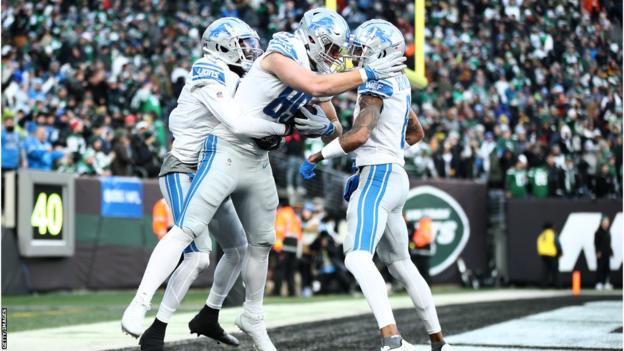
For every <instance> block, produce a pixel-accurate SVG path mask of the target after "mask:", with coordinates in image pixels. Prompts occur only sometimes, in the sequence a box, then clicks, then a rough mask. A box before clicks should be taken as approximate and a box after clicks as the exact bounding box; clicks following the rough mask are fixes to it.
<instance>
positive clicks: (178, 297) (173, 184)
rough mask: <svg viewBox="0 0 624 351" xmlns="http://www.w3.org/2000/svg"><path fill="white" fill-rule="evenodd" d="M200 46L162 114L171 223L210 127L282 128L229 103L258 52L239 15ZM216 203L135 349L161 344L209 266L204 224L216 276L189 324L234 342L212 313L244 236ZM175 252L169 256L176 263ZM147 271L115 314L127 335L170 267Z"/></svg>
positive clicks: (254, 132) (212, 29)
mask: <svg viewBox="0 0 624 351" xmlns="http://www.w3.org/2000/svg"><path fill="white" fill-rule="evenodd" d="M201 45H202V51H203V53H204V56H203V57H202V58H200V59H199V60H197V61H196V62H195V63H194V64H193V66H192V68H191V72H190V73H189V75H188V77H187V80H186V84H185V86H184V88H183V89H182V92H181V93H180V96H179V98H178V105H177V107H176V108H175V109H174V110H173V111H172V112H171V115H170V117H169V129H170V131H171V133H172V135H173V144H172V148H171V151H170V152H169V153H168V154H167V156H166V157H165V160H164V162H163V165H162V168H161V172H160V178H159V183H160V188H161V191H162V193H163V196H164V198H165V200H166V201H167V204H168V205H169V207H170V209H171V211H172V213H173V217H174V220H179V218H180V215H181V212H182V205H183V204H184V199H185V198H186V196H187V194H188V192H189V189H190V186H191V180H192V178H193V176H194V174H195V172H196V171H197V164H198V160H199V157H200V151H201V150H202V146H203V142H204V140H205V139H206V137H207V136H208V134H209V133H210V131H211V130H212V129H213V128H214V127H215V126H216V125H217V124H219V123H223V125H225V126H227V128H229V130H231V131H232V133H233V134H235V135H239V134H241V135H249V136H253V137H263V136H267V135H276V134H277V135H281V134H284V133H285V131H286V127H285V125H283V124H278V123H274V122H272V121H266V120H258V119H255V118H254V119H246V118H245V117H244V116H240V114H239V112H238V110H237V109H236V108H235V104H234V103H233V100H232V98H233V95H234V92H235V90H236V87H237V86H238V83H239V78H240V77H241V76H242V75H243V74H244V73H245V72H246V71H248V70H249V68H250V67H251V65H252V63H253V61H254V60H255V59H256V58H257V57H258V56H260V55H261V54H262V50H261V49H260V46H259V37H258V34H257V33H256V32H255V31H254V30H253V29H251V27H249V26H248V25H247V24H246V23H244V22H243V21H241V20H240V19H237V18H232V17H226V18H222V19H219V20H217V21H215V22H213V23H212V24H211V25H210V26H208V28H206V30H205V32H204V34H203V36H202V42H201ZM218 205H220V206H218ZM218 205H217V207H218V209H217V211H216V213H215V216H214V219H213V220H212V221H211V222H210V224H209V225H208V223H206V224H207V225H206V226H204V227H203V228H199V229H197V233H196V234H197V235H196V237H195V239H194V240H193V241H192V242H191V243H190V244H189V245H188V246H186V248H185V249H184V259H183V261H182V263H181V264H180V265H179V266H178V268H177V269H176V270H175V271H174V272H173V274H172V275H171V278H170V279H169V282H168V284H167V289H166V290H165V295H164V297H163V301H162V303H161V305H160V308H159V310H158V314H157V315H156V319H155V320H154V323H153V324H152V325H151V326H150V327H149V328H148V329H147V330H146V331H145V332H144V333H143V335H142V336H141V339H140V342H139V343H140V344H141V349H143V350H162V349H163V340H164V335H165V329H166V326H167V323H168V322H169V319H170V318H171V316H172V314H173V312H174V311H175V310H176V309H177V308H178V307H179V305H180V303H181V301H182V299H183V298H184V296H185V294H186V293H187V291H188V289H189V287H190V285H191V284H192V282H193V281H194V280H195V278H197V275H198V274H199V273H200V272H201V271H202V270H204V269H205V268H206V267H208V264H209V254H210V251H211V249H212V242H211V239H210V236H209V234H208V229H210V232H211V233H212V234H213V236H215V237H216V238H217V241H218V242H219V244H220V246H221V247H222V249H223V257H222V258H221V259H220V260H219V262H218V264H217V267H216V269H215V271H216V272H217V273H218V274H216V276H215V280H214V283H213V286H212V288H211V289H210V295H209V296H208V299H207V301H206V307H205V309H206V316H207V318H205V319H204V320H203V323H202V324H191V325H189V326H190V328H191V331H192V332H197V333H198V334H203V335H206V336H208V337H211V338H214V339H216V340H218V341H220V342H223V343H225V344H229V345H235V346H236V345H238V344H239V342H238V340H237V339H236V338H235V337H233V336H231V335H229V334H228V333H226V332H225V331H224V330H223V329H222V328H221V327H220V325H219V323H218V312H219V310H220V309H221V306H222V304H223V301H224V299H225V297H226V296H227V294H228V292H229V291H230V289H231V288H232V285H233V284H234V282H235V281H236V279H237V277H238V275H239V274H240V269H241V266H242V263H243V257H244V255H245V252H246V249H247V239H246V237H245V232H244V229H243V226H242V224H241V223H240V221H239V219H238V217H237V215H236V212H235V210H234V207H233V205H232V201H231V200H230V199H229V198H224V201H223V204H218ZM171 240H174V241H175V236H169V235H165V237H164V238H163V239H162V240H161V242H160V243H159V244H158V246H157V248H156V249H155V250H154V253H153V254H152V257H151V258H150V263H149V264H150V265H151V266H152V267H155V268H156V269H159V267H160V264H159V262H158V260H159V259H155V258H156V257H158V252H159V250H161V249H162V248H163V247H165V246H168V245H170V241H171ZM177 257H179V256H177ZM177 257H173V258H174V260H175V261H177V260H178V258H177ZM176 263H177V262H176ZM150 273H152V271H150V270H146V273H145V275H144V277H143V280H142V282H141V285H140V287H139V289H138V291H137V295H136V297H135V298H134V299H133V301H132V303H131V304H130V305H129V306H128V308H127V309H126V311H125V312H124V315H123V318H122V329H123V330H124V331H125V332H127V333H129V334H131V335H133V336H138V335H140V334H141V333H142V332H143V319H144V316H145V312H146V311H147V310H148V309H149V303H150V301H151V298H152V295H153V294H154V292H155V290H156V289H157V288H158V286H160V284H161V283H162V282H163V280H164V279H166V277H167V276H168V274H169V273H170V271H169V272H167V273H166V274H164V273H163V274H158V275H156V276H154V275H153V274H150Z"/></svg>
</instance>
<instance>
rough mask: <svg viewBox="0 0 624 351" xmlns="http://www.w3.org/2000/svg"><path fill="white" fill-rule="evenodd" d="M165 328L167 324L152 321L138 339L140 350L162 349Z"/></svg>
mask: <svg viewBox="0 0 624 351" xmlns="http://www.w3.org/2000/svg"><path fill="white" fill-rule="evenodd" d="M166 328H167V324H165V323H163V322H160V321H158V320H155V321H154V323H153V324H152V325H150V326H149V328H147V329H146V330H145V331H144V332H143V334H142V335H141V338H140V339H139V345H141V351H164V349H165V330H166Z"/></svg>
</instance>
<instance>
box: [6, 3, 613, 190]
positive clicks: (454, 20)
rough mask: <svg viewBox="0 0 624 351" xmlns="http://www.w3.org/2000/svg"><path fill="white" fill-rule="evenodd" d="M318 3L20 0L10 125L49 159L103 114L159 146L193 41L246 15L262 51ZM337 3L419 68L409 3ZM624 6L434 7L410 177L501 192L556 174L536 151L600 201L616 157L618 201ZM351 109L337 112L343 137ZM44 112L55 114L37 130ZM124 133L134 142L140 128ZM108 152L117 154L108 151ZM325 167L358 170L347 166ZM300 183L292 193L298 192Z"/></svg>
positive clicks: (9, 21)
mask: <svg viewBox="0 0 624 351" xmlns="http://www.w3.org/2000/svg"><path fill="white" fill-rule="evenodd" d="M322 3H323V1H318V0H317V1H308V2H306V1H281V2H268V1H251V2H249V1H234V2H231V1H228V2H221V3H218V2H199V1H196V0H189V1H178V0H171V1H166V2H163V3H162V4H160V5H159V6H152V4H151V3H150V2H142V3H139V4H137V3H135V2H103V3H102V2H89V3H87V4H84V6H82V7H80V8H78V7H76V6H68V5H67V3H66V2H53V1H50V0H42V1H39V2H37V3H36V4H33V3H29V2H13V3H11V4H8V5H7V6H5V8H3V15H2V29H3V31H2V41H3V43H5V44H6V45H5V46H3V47H2V88H3V95H2V106H3V111H11V112H12V113H14V114H15V116H16V121H15V122H16V123H15V124H16V125H19V126H26V124H28V123H33V124H34V125H41V124H45V125H46V126H49V127H50V128H48V132H50V133H51V134H50V135H48V138H49V139H48V140H49V141H50V142H51V143H52V144H53V145H54V146H57V145H60V146H63V145H64V142H65V140H66V137H67V136H68V135H69V132H70V130H69V127H68V126H63V125H62V124H63V123H65V122H62V121H59V120H60V119H64V118H65V119H67V121H66V123H69V121H70V120H73V119H75V118H77V119H80V120H81V121H82V122H83V124H84V126H85V127H84V133H83V137H84V138H85V140H86V139H89V138H90V137H91V127H92V126H93V125H94V124H96V123H94V120H95V119H96V117H95V116H98V115H99V116H102V117H103V118H104V119H106V118H110V120H111V122H110V126H111V128H112V129H113V130H114V129H117V128H123V127H124V116H129V115H132V116H133V119H134V122H133V123H131V124H132V126H134V125H136V124H137V123H139V122H141V121H144V120H146V119H145V114H146V113H147V114H149V115H152V116H154V117H153V119H152V121H151V122H149V123H150V124H151V126H152V127H151V129H152V133H154V135H155V136H156V141H157V142H158V143H159V144H160V145H161V146H164V145H166V144H167V142H166V138H163V137H162V135H163V134H164V133H160V131H161V130H162V129H161V128H160V127H159V123H158V122H160V124H161V125H163V124H166V120H167V118H168V114H169V112H170V111H171V108H172V106H175V102H176V99H177V96H178V94H179V91H180V89H181V86H182V85H183V83H184V79H185V76H186V73H187V72H185V70H187V69H188V66H189V64H191V63H192V62H193V60H194V59H196V58H197V57H199V56H200V55H201V53H200V52H199V48H198V47H197V45H196V43H197V41H198V40H199V37H200V36H201V31H202V29H203V27H202V26H204V25H206V24H207V23H209V22H211V21H212V20H213V19H215V18H217V17H221V16H224V15H235V16H240V17H241V18H243V19H244V20H245V21H247V22H248V23H250V24H252V26H254V27H256V29H257V30H258V32H259V33H260V35H261V37H262V38H263V41H264V42H265V43H266V41H267V40H269V39H270V38H271V35H272V34H273V33H275V32H277V31H283V30H286V31H292V30H293V29H294V28H296V25H297V23H298V21H299V20H300V16H301V14H302V13H303V12H304V11H305V10H307V9H308V8H309V7H311V6H317V5H322ZM338 3H339V7H340V8H339V12H341V13H342V14H343V15H344V16H345V19H346V20H347V22H348V23H349V25H350V26H351V27H352V28H355V27H356V26H357V25H359V24H361V23H362V22H363V21H365V20H367V19H370V18H381V19H386V20H388V21H390V22H392V23H395V24H396V25H397V26H398V27H399V28H400V29H401V30H402V31H404V33H405V37H406V44H407V55H408V58H409V60H408V63H409V64H411V62H413V60H412V59H413V55H414V43H413V40H414V36H413V32H412V31H413V27H412V26H411V23H413V17H414V7H413V6H412V4H410V3H408V4H407V5H405V2H402V1H398V0H388V1H386V2H381V1H373V2H370V1H348V2H346V3H345V2H338ZM588 4H589V5H588ZM616 8H618V2H616V1H613V0H601V1H583V2H579V1H563V2H561V1H554V0H544V1H520V0H504V1H502V2H497V1H469V0H456V1H451V2H449V1H442V2H437V1H433V2H431V3H430V4H429V5H428V6H427V11H426V14H425V15H426V20H425V22H426V24H427V25H426V28H425V36H426V37H425V45H426V47H425V60H426V67H427V70H426V73H427V78H428V81H429V85H428V86H427V87H426V88H425V89H415V90H414V91H413V94H412V95H413V96H412V101H413V104H412V108H413V109H414V110H415V111H416V112H417V113H418V115H419V118H420V120H421V123H422V125H423V128H424V129H425V134H426V139H425V141H424V142H423V144H428V145H427V146H428V148H423V149H422V152H421V154H422V157H423V160H424V161H426V164H427V166H424V167H423V168H418V167H416V166H414V167H410V165H409V163H411V162H410V160H409V157H411V156H412V155H408V167H407V168H408V171H409V172H410V173H411V175H412V176H418V177H423V176H426V177H436V176H437V177H441V178H474V177H479V178H481V179H484V180H487V181H488V184H489V186H490V187H493V188H504V186H505V175H506V172H507V170H508V169H509V168H511V167H512V166H513V163H512V162H513V160H515V159H516V158H517V157H518V156H519V155H520V154H524V155H526V156H527V157H528V158H529V160H528V165H530V166H531V167H534V166H535V165H536V164H539V163H543V162H544V161H545V157H546V153H545V152H541V153H537V154H536V156H532V155H531V152H529V151H528V150H534V149H535V147H537V148H538V149H541V150H552V152H553V154H554V155H555V164H556V165H557V167H560V168H562V169H563V168H564V164H565V163H566V162H569V163H570V164H569V165H567V166H565V169H564V173H565V174H566V175H567V176H568V177H567V178H566V181H565V182H564V183H565V187H566V188H565V189H566V191H565V193H566V195H567V196H585V197H592V196H595V194H594V191H595V190H596V186H595V182H596V181H598V180H601V179H599V178H600V177H602V176H601V167H602V164H604V163H608V162H611V161H609V155H607V154H605V151H609V153H610V154H612V156H614V157H615V161H614V162H615V163H614V165H613V167H612V168H613V169H612V170H610V172H611V173H612V178H613V179H614V188H612V189H611V190H610V191H612V194H611V196H618V197H621V188H622V187H621V178H622V152H621V149H622V147H621V145H622V140H621V139H622V138H621V134H622V110H623V103H622V89H621V86H622V45H621V33H622V14H621V11H619V10H618V11H615V10H614V9H616ZM94 33H101V34H102V35H99V34H98V35H95V34H94ZM355 96H356V95H355V94H353V93H347V94H342V95H340V96H337V97H335V98H334V99H333V101H334V103H335V105H336V110H337V113H338V116H339V118H340V120H341V121H342V123H343V125H344V126H345V127H347V128H346V130H348V129H349V128H348V127H349V126H350V124H351V121H352V113H353V106H354V103H355ZM19 111H22V112H21V114H20V113H19ZM39 115H42V116H45V117H43V122H42V123H39V124H38V122H37V121H36V120H37V119H38V117H37V116H39ZM52 116H54V118H55V119H56V121H55V123H52V121H51V117H52ZM59 116H60V117H59ZM25 129H27V130H29V133H31V132H32V131H31V130H30V129H29V128H25ZM57 132H58V138H57V137H56V136H55V133H57ZM128 132H129V133H128V137H129V138H130V139H131V140H132V139H134V137H133V134H135V133H137V132H138V130H136V129H134V128H131V130H128ZM64 133H65V134H64ZM111 134H112V131H111ZM141 137H142V136H141ZM490 138H491V139H490ZM308 140H309V139H308ZM491 142H495V143H496V148H495V150H494V151H492V150H491V147H492V145H491ZM306 143H308V141H306ZM310 143H311V142H310ZM586 146H587V147H586ZM557 149H559V151H557ZM428 150H430V151H428ZM103 151H104V152H105V153H107V152H109V151H110V147H109V146H107V145H106V142H105V141H104V142H103ZM156 154H157V155H158V154H159V151H158V150H157V151H156ZM488 155H489V157H488ZM139 156H142V154H141V153H135V154H134V155H130V157H139ZM429 158H430V159H431V161H432V162H433V164H434V166H435V167H434V168H435V171H434V170H433V168H432V167H431V163H430V162H428V160H429ZM566 160H569V161H566ZM343 161H344V160H343ZM136 163H138V164H141V163H143V161H138V162H136ZM324 167H327V168H330V167H332V168H334V169H339V170H345V169H346V170H348V162H335V163H333V164H329V163H328V164H325V165H324ZM143 168H144V167H143V166H141V169H143ZM284 169H285V170H284V173H287V172H288V167H284ZM148 173H150V172H145V173H144V174H146V175H149V174H148ZM433 173H436V174H433ZM572 173H575V174H572ZM291 174H292V168H291ZM286 178H287V177H285V176H284V177H283V179H286ZM573 179H574V181H572V180H573ZM297 181H298V180H297V177H294V180H293V181H291V182H290V185H291V186H292V187H293V188H294V189H295V193H296V190H297V189H296V188H297V187H298V184H297ZM601 181H602V180H601ZM551 185H552V184H551ZM549 189H550V188H549ZM601 189H602V188H601ZM549 192H550V194H549V196H558V193H552V191H549Z"/></svg>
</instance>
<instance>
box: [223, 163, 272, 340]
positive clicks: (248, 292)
mask: <svg viewBox="0 0 624 351" xmlns="http://www.w3.org/2000/svg"><path fill="white" fill-rule="evenodd" d="M249 166H250V167H249V170H248V172H247V173H246V174H245V182H244V184H245V186H244V187H242V188H241V189H240V191H237V192H236V193H234V194H232V200H233V202H234V206H235V207H236V212H237V213H238V214H239V217H240V219H241V222H242V223H243V227H244V228H245V231H246V232H247V239H248V242H249V246H248V248H247V255H246V257H245V262H244V263H243V268H242V278H243V282H244V283H245V302H244V304H243V312H242V313H241V315H239V316H238V317H237V319H236V325H237V326H238V327H239V328H240V329H241V330H242V331H244V332H245V333H247V334H248V335H249V336H251V338H252V339H253V341H254V344H255V346H256V347H257V348H259V349H260V350H275V346H273V343H272V342H271V340H270V338H269V336H268V334H267V332H266V327H265V325H264V312H263V310H262V303H263V298H264V289H265V285H266V277H267V271H268V263H269V253H270V252H271V247H272V246H273V243H274V242H275V211H276V208H277V204H278V198H277V188H276V187H275V180H274V178H273V173H272V171H271V166H270V165H269V160H268V158H266V159H263V160H254V162H252V163H251V164H250V165H249Z"/></svg>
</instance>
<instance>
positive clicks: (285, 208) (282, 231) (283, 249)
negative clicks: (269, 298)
mask: <svg viewBox="0 0 624 351" xmlns="http://www.w3.org/2000/svg"><path fill="white" fill-rule="evenodd" d="M301 234H302V233H301V220H300V219H299V217H298V216H297V213H296V212H295V209H294V208H293V207H291V206H290V205H289V203H288V200H286V199H282V200H281V201H280V205H279V207H278V208H277V213H276V214H275V244H274V245H273V249H274V251H275V252H276V254H277V255H276V256H277V262H275V271H274V272H273V283H274V285H273V292H272V295H274V296H279V295H281V292H282V283H283V281H284V280H286V285H287V288H288V296H296V295H297V292H296V291H295V272H296V269H297V256H298V252H299V251H300V248H299V246H300V245H301Z"/></svg>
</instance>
